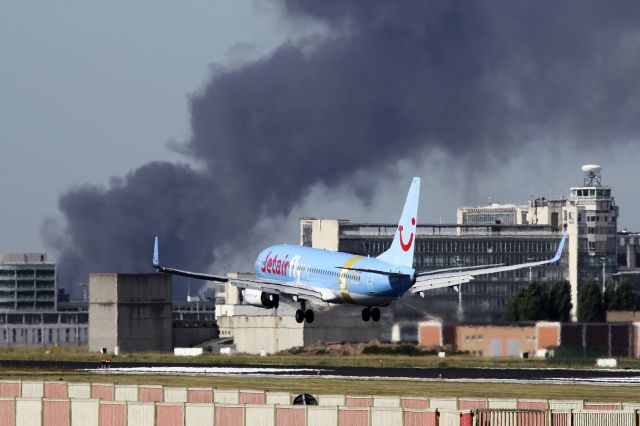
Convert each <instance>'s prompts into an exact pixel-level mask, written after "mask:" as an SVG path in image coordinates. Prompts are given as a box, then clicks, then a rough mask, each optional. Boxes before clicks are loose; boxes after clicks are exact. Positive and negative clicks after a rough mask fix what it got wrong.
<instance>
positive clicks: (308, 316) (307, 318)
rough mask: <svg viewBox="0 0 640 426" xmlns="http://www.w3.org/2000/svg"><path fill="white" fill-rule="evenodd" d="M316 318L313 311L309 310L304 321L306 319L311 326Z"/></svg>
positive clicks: (305, 313)
mask: <svg viewBox="0 0 640 426" xmlns="http://www.w3.org/2000/svg"><path fill="white" fill-rule="evenodd" d="M314 318H315V315H313V311H312V310H311V309H307V310H306V311H305V312H304V319H306V320H307V322H308V323H309V324H311V323H312V322H313V320H314Z"/></svg>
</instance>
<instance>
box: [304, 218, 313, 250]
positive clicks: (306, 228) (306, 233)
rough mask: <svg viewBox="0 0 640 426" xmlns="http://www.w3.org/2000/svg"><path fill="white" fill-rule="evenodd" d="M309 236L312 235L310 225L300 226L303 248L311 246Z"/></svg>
mask: <svg viewBox="0 0 640 426" xmlns="http://www.w3.org/2000/svg"><path fill="white" fill-rule="evenodd" d="M311 234H312V229H311V224H310V223H305V224H303V225H302V245H303V246H305V247H311V246H312V242H311Z"/></svg>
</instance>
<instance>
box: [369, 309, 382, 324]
mask: <svg viewBox="0 0 640 426" xmlns="http://www.w3.org/2000/svg"><path fill="white" fill-rule="evenodd" d="M371 319H372V320H374V321H376V322H378V321H380V309H378V308H373V309H371Z"/></svg>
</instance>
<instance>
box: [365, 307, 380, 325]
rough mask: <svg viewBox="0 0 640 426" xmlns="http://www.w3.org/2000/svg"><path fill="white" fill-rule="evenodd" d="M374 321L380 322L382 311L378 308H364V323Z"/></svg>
mask: <svg viewBox="0 0 640 426" xmlns="http://www.w3.org/2000/svg"><path fill="white" fill-rule="evenodd" d="M369 319H372V320H373V321H374V322H378V321H380V309H378V308H364V309H363V310H362V321H365V322H366V321H369Z"/></svg>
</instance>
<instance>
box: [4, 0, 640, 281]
mask: <svg viewBox="0 0 640 426" xmlns="http://www.w3.org/2000/svg"><path fill="white" fill-rule="evenodd" d="M463 3H464V2H463ZM365 5H366V6H365ZM638 9H639V7H638V6H637V5H635V3H633V2H621V3H619V5H618V7H617V8H604V9H603V6H600V4H599V3H598V2H595V1H594V2H585V3H583V2H572V1H569V2H566V3H563V6H562V7H557V6H555V5H554V3H553V2H544V1H543V2H535V1H530V2H523V3H522V4H518V5H515V4H512V3H510V2H500V1H497V2H496V3H494V4H491V5H478V4H474V3H469V4H460V5H458V4H451V3H449V2H447V1H439V0H433V1H428V2H423V1H407V2H403V3H394V2H391V3H389V2H385V1H384V0H376V1H372V2H359V1H356V0H345V1H333V0H326V1H323V2H313V1H311V0H300V1H295V2H294V1H289V0H253V1H244V2H230V1H210V0H209V1H190V2H175V1H154V2H150V1H141V2H135V3H131V2H124V1H113V2H109V3H105V4H102V3H87V2H80V1H63V2H56V3H54V4H52V3H45V2H41V3H38V4H36V3H33V2H8V1H5V2H0V52H2V66H1V67H0V146H1V147H2V155H0V170H2V175H1V177H2V178H1V179H0V191H1V192H2V193H3V194H4V200H5V203H3V206H2V208H1V209H0V235H1V236H2V238H0V252H21V251H45V250H46V251H48V252H49V254H50V256H51V257H53V258H54V259H55V260H56V261H59V262H60V265H59V270H60V271H62V273H61V274H60V278H61V281H62V286H63V287H64V286H68V285H69V286H73V285H74V284H73V283H77V282H81V281H85V279H83V278H82V277H86V273H88V272H92V271H93V272H107V271H113V270H117V271H121V272H149V271H148V270H147V269H149V266H148V257H149V256H148V253H147V249H149V250H150V245H151V239H152V236H153V235H160V236H161V241H164V247H163V243H162V242H161V248H162V249H163V250H162V251H163V253H166V254H168V257H169V258H171V259H173V260H174V261H175V262H176V266H182V267H188V268H192V269H206V270H208V271H213V272H224V271H226V270H234V269H239V270H246V269H247V268H248V267H250V265H251V264H252V261H253V259H254V257H255V254H257V253H258V252H259V251H260V249H261V248H262V247H263V246H266V245H269V244H272V243H281V242H296V241H297V240H298V232H299V227H298V219H299V218H300V217H302V216H315V217H325V218H335V217H339V218H348V219H352V220H356V221H384V222H395V221H396V220H397V217H398V215H399V213H400V208H401V205H402V202H403V200H404V197H405V195H406V189H407V188H408V185H409V182H410V180H411V177H413V176H420V177H421V178H422V182H423V183H422V191H421V203H420V212H419V220H420V221H421V222H453V221H454V220H455V209H456V208H457V207H459V206H462V205H467V206H468V205H483V204H486V203H488V202H500V203H526V202H527V200H529V199H530V197H531V194H533V196H534V197H540V196H544V197H547V198H559V197H562V196H566V195H567V194H568V188H569V187H570V186H573V185H580V184H581V181H582V172H581V171H580V166H581V165H583V164H590V163H596V164H600V165H602V166H603V171H602V174H603V182H604V183H605V184H607V185H610V186H612V187H613V188H614V195H615V196H616V201H617V204H618V205H620V206H621V209H620V220H619V227H620V228H621V229H622V228H628V229H630V230H635V231H640V214H639V213H640V197H638V194H637V183H636V181H637V177H636V176H635V169H636V167H637V160H638V159H639V158H640V144H639V143H638V139H639V137H640V120H639V119H638V118H639V117H638V115H639V113H640V103H639V102H638V100H637V99H639V98H640V97H639V96H638V95H640V93H639V92H640V84H638V82H637V75H638V74H640V66H639V59H638V58H640V55H638V53H640V36H639V33H638V29H637V28H636V27H637V25H636V22H637V20H636V18H640V11H639V10H638ZM551 10H552V11H553V13H552V14H550V13H548V12H549V11H551Z"/></svg>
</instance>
